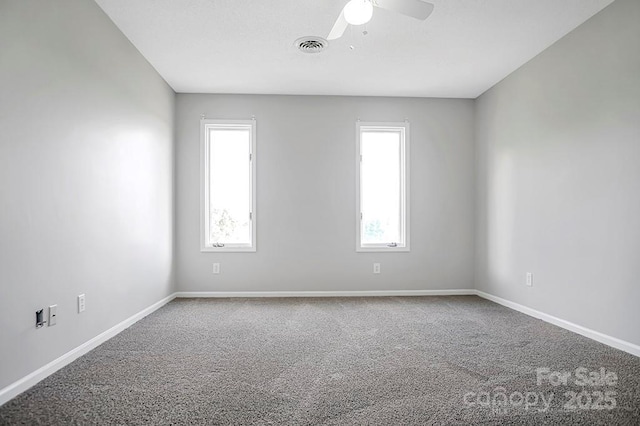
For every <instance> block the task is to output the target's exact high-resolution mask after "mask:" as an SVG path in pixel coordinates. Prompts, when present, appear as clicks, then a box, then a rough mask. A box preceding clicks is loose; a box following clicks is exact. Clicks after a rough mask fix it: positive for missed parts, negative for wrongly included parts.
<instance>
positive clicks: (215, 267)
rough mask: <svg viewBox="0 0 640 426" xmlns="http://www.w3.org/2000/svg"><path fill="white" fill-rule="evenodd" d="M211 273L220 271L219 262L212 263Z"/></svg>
mask: <svg viewBox="0 0 640 426" xmlns="http://www.w3.org/2000/svg"><path fill="white" fill-rule="evenodd" d="M213 273H214V274H219V273H220V264H219V263H214V264H213Z"/></svg>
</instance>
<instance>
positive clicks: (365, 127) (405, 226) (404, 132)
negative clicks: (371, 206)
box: [356, 121, 411, 253]
mask: <svg viewBox="0 0 640 426" xmlns="http://www.w3.org/2000/svg"><path fill="white" fill-rule="evenodd" d="M370 130H374V131H376V130H377V131H385V130H387V131H400V134H401V138H400V147H401V155H400V158H401V164H400V167H401V176H400V185H401V189H400V198H401V202H400V210H401V214H400V216H401V217H400V222H401V224H400V226H401V234H404V242H398V241H396V242H395V243H396V244H398V245H397V246H396V247H393V246H389V245H388V243H384V244H362V239H361V236H362V225H363V222H362V219H363V217H362V216H363V215H362V199H361V198H360V185H361V184H362V170H361V165H362V141H361V139H362V138H361V136H362V133H363V131H370ZM409 135H410V126H409V122H407V121H403V122H360V121H358V122H356V230H357V231H356V252H389V253H393V252H409V251H411V245H410V235H411V233H410V226H409V225H410V221H409V218H410V214H409V213H410V203H409V194H410V191H409V176H410V174H409V163H410V161H409V159H410V156H409V152H410V151H409V145H410V144H409V141H410V137H409Z"/></svg>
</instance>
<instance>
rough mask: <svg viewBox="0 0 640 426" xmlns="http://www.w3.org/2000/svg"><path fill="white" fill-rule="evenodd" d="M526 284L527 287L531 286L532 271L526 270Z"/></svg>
mask: <svg viewBox="0 0 640 426" xmlns="http://www.w3.org/2000/svg"><path fill="white" fill-rule="evenodd" d="M526 283H527V285H528V286H529V287H533V273H531V272H527V281H526Z"/></svg>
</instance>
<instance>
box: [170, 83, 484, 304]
mask: <svg viewBox="0 0 640 426" xmlns="http://www.w3.org/2000/svg"><path fill="white" fill-rule="evenodd" d="M473 106H474V105H473V101H472V100H446V99H402V98H376V97H370V98H358V97H325V96H260V95H256V96H252V95H192V94H178V95H177V104H176V111H177V114H176V124H177V140H176V188H177V199H176V202H177V212H176V214H177V221H176V232H177V236H176V238H177V250H176V258H177V277H178V288H179V290H181V291H233V292H237V291H305V290H306V291H323V290H324V291H332V290H416V289H465V288H471V286H472V283H473V276H472V274H473V251H474V248H473V244H474V232H473V229H474V202H473V193H474V184H473V178H474V175H473V170H474V146H473V125H474V121H473V117H474V112H473ZM202 114H204V115H205V116H206V117H207V118H217V119H250V118H251V117H252V116H255V118H256V123H257V138H256V139H257V181H258V183H257V208H258V210H257V217H256V220H257V227H258V228H257V252H255V253H201V252H200V239H199V232H200V228H199V226H200V224H199V223H200V222H199V218H200V195H199V190H200V181H199V179H200V175H199V173H200V171H199V164H200V162H199V146H200V116H201V115H202ZM358 119H361V120H362V121H403V120H405V119H407V120H409V122H410V124H411V141H410V144H411V168H410V173H411V176H410V179H411V252H409V253H356V251H355V244H356V242H355V238H356V237H355V232H356V213H355V211H356V200H355V193H356V172H355V166H356V163H355V156H356V142H355V125H356V120H358ZM214 262H218V263H220V264H221V273H220V274H219V275H214V274H213V273H212V264H213V263H214ZM374 262H379V263H381V269H382V273H381V274H379V275H374V274H373V263H374Z"/></svg>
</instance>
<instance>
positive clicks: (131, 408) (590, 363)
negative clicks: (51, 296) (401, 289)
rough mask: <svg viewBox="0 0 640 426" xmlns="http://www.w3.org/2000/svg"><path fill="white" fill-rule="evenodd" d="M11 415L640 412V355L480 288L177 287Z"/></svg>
mask: <svg viewBox="0 0 640 426" xmlns="http://www.w3.org/2000/svg"><path fill="white" fill-rule="evenodd" d="M544 367H546V368H548V369H549V372H570V373H571V374H572V376H571V378H570V379H568V383H567V385H563V384H560V385H558V386H553V385H552V384H551V383H550V381H549V380H548V376H547V375H545V376H544V377H545V378H544V380H543V381H542V383H541V384H540V385H539V386H538V385H537V383H536V378H537V376H536V368H544ZM579 367H584V368H585V369H586V370H585V371H588V372H594V371H598V372H600V371H601V370H600V369H601V368H605V371H606V372H614V373H616V374H617V377H618V380H617V382H616V383H615V384H614V383H613V382H612V381H611V380H610V381H609V382H608V383H605V384H601V385H599V386H596V385H595V383H594V384H592V385H589V386H578V385H577V384H576V383H575V380H576V377H575V371H576V369H577V368H579ZM554 377H556V378H557V376H554ZM609 379H611V376H610V377H609ZM567 392H575V394H576V395H577V399H576V398H574V400H573V401H572V398H571V394H570V393H567ZM580 392H582V394H580ZM612 392H615V393H612ZM534 395H535V396H536V398H538V401H537V403H536V404H534ZM541 396H544V397H545V400H546V401H548V402H549V404H548V406H547V405H545V404H544V403H543V402H542V398H541ZM614 403H615V408H611V407H612V406H613V404H614ZM567 404H568V405H567ZM0 423H2V424H208V425H215V424H220V425H241V424H242V425H244V424H256V425H265V424H277V425H281V424H287V425H299V424H300V425H315V424H323V425H352V424H353V425H401V424H420V425H422V424H608V425H609V424H636V425H637V424H640V358H637V357H634V356H632V355H629V354H626V353H624V352H621V351H618V350H616V349H612V348H610V347H608V346H605V345H602V344H599V343H596V342H594V341H592V340H589V339H587V338H584V337H582V336H579V335H576V334H573V333H571V332H568V331H566V330H563V329H560V328H558V327H555V326H552V325H549V324H547V323H544V322H542V321H539V320H536V319H533V318H531V317H528V316H526V315H523V314H520V313H518V312H515V311H512V310H510V309H507V308H504V307H502V306H499V305H496V304H494V303H491V302H488V301H486V300H483V299H480V298H478V297H473V296H460V297H410V298H409V297H388V298H387V297H385V298H326V299H217V300H216V299H177V300H175V301H173V302H171V303H170V304H168V305H167V306H165V307H163V308H162V309H160V310H158V311H157V312H155V313H153V314H151V315H150V316H148V317H146V318H144V319H143V320H141V321H140V322H138V323H136V324H135V325H133V326H132V327H130V328H129V329H127V330H125V331H123V332H122V333H120V334H119V335H118V336H116V337H114V338H113V339H111V340H109V341H108V342H106V343H104V344H103V345H101V346H99V347H98V348H96V349H95V350H93V351H91V352H90V353H88V354H87V355H85V356H83V357H81V358H79V359H78V360H76V361H75V362H73V363H72V364H70V365H68V366H67V367H65V368H63V369H62V370H60V371H58V372H57V373H55V374H53V375H52V376H50V377H48V378H47V379H45V380H44V381H42V382H41V383H39V384H38V385H36V386H35V387H33V388H32V389H30V390H28V391H27V392H25V393H23V394H22V395H20V396H18V397H17V398H15V399H13V400H12V401H9V402H8V403H6V404H5V405H4V406H2V407H0Z"/></svg>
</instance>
